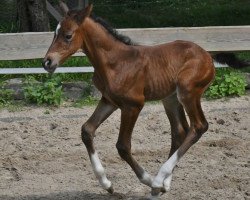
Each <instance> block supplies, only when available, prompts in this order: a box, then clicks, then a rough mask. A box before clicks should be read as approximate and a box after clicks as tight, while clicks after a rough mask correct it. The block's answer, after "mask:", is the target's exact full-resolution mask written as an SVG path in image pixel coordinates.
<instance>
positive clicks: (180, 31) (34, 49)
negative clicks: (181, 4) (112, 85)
mask: <svg viewBox="0 0 250 200" xmlns="http://www.w3.org/2000/svg"><path fill="white" fill-rule="evenodd" d="M118 31H119V32H120V33H122V34H124V35H127V36H129V37H130V38H131V39H132V40H133V41H135V42H137V43H138V44H141V45H156V44H161V43H165V42H170V41H174V40H188V41H192V42H195V43H197V44H198V45H200V46H201V47H203V48H204V49H205V50H207V51H209V52H221V51H223V52H226V51H249V50H250V26H224V27H223V26H216V27H183V28H146V29H118ZM52 39H53V33H52V32H45V33H10V34H0V44H1V48H0V60H24V59H34V58H43V56H44V55H45V53H46V51H47V49H48V47H49V45H50V44H51V41H52ZM74 56H85V55H84V54H83V53H76V54H75V55H74ZM84 68H85V67H80V68H79V67H70V69H69V67H63V68H59V69H57V70H56V72H58V73H75V72H92V71H93V68H86V69H84ZM19 73H22V74H25V73H45V71H44V70H42V69H41V68H12V69H7V68H2V69H0V74H19Z"/></svg>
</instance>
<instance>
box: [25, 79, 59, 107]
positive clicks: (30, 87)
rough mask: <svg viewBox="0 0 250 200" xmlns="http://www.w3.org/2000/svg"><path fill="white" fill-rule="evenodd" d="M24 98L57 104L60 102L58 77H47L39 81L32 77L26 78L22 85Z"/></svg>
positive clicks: (36, 101)
mask: <svg viewBox="0 0 250 200" xmlns="http://www.w3.org/2000/svg"><path fill="white" fill-rule="evenodd" d="M24 96H25V99H26V100H28V101H30V102H32V103H37V104H38V105H40V104H47V105H55V106H59V105H60V104H61V103H62V85H61V81H60V79H59V78H49V79H47V80H46V81H45V82H44V83H39V82H37V81H36V80H35V78H34V77H29V79H27V80H26V86H25V87H24Z"/></svg>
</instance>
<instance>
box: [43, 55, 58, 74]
mask: <svg viewBox="0 0 250 200" xmlns="http://www.w3.org/2000/svg"><path fill="white" fill-rule="evenodd" d="M42 65H43V68H44V69H45V70H46V71H47V72H49V73H53V72H54V71H55V70H56V67H57V63H54V62H53V61H52V60H51V59H50V58H44V60H43V62H42Z"/></svg>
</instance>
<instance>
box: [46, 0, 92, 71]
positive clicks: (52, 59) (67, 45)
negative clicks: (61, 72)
mask: <svg viewBox="0 0 250 200" xmlns="http://www.w3.org/2000/svg"><path fill="white" fill-rule="evenodd" d="M60 6H61V8H62V10H63V12H64V18H63V19H62V21H61V22H60V23H59V24H58V25H57V28H56V31H55V35H54V39H53V42H52V44H51V46H50V48H49V50H48V52H47V53H46V55H45V57H44V60H43V67H44V69H45V70H47V71H48V72H50V73H53V72H54V71H55V69H56V67H57V66H58V65H59V64H61V63H63V62H64V61H65V60H66V59H67V58H68V57H69V56H71V55H72V54H74V53H75V52H76V51H77V50H78V49H80V48H81V47H82V44H83V40H84V38H83V34H82V33H81V29H80V26H81V25H82V24H83V22H84V20H85V19H86V18H87V17H89V16H90V14H91V11H92V5H89V6H88V7H87V8H85V9H83V10H80V11H69V9H68V7H67V5H66V4H64V3H63V2H61V3H60Z"/></svg>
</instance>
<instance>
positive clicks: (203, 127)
mask: <svg viewBox="0 0 250 200" xmlns="http://www.w3.org/2000/svg"><path fill="white" fill-rule="evenodd" d="M207 130H208V123H207V121H205V122H203V123H202V124H200V125H198V126H196V127H195V131H196V133H197V134H199V135H202V134H203V133H205V132H206V131H207Z"/></svg>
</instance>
